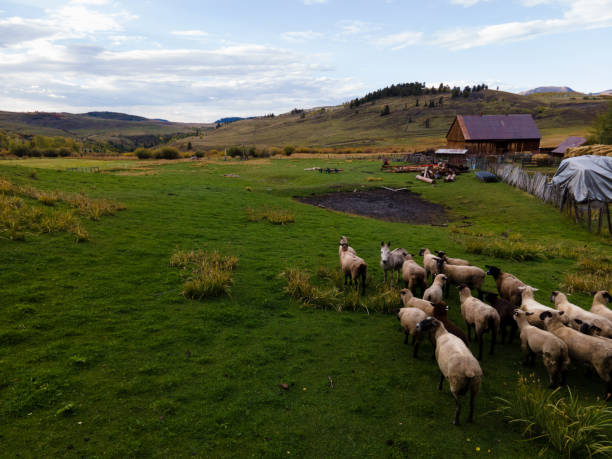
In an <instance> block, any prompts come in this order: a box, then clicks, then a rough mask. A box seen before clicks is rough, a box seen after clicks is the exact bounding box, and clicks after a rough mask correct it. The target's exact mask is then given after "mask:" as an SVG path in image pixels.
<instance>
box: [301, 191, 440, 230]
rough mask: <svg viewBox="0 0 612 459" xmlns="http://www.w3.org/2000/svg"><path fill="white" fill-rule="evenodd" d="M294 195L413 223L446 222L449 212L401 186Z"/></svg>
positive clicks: (306, 200)
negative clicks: (395, 188) (386, 188)
mask: <svg viewBox="0 0 612 459" xmlns="http://www.w3.org/2000/svg"><path fill="white" fill-rule="evenodd" d="M296 199H297V200H299V201H301V202H304V203H306V204H312V205H313V206H319V207H323V208H326V209H332V210H338V211H340V212H346V213H349V214H356V215H365V216H366V217H372V218H377V219H379V220H386V221H390V222H403V223H412V224H414V225H446V224H447V223H448V215H447V214H446V209H445V208H444V206H442V205H440V204H434V203H432V202H429V201H426V200H424V199H423V198H421V197H420V196H419V195H418V194H416V193H412V192H410V191H404V190H403V191H390V190H385V189H375V190H367V191H356V192H350V191H341V192H337V193H330V194H323V195H315V196H305V197H298V198H296Z"/></svg>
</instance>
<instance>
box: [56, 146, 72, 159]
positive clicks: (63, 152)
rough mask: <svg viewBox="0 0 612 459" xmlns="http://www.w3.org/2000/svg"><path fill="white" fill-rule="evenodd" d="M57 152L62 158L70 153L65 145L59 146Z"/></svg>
mask: <svg viewBox="0 0 612 459" xmlns="http://www.w3.org/2000/svg"><path fill="white" fill-rule="evenodd" d="M57 152H58V154H59V155H60V156H61V157H62V158H66V157H67V156H70V155H71V152H70V150H69V149H68V148H66V147H62V148H60V149H59V150H58V151H57Z"/></svg>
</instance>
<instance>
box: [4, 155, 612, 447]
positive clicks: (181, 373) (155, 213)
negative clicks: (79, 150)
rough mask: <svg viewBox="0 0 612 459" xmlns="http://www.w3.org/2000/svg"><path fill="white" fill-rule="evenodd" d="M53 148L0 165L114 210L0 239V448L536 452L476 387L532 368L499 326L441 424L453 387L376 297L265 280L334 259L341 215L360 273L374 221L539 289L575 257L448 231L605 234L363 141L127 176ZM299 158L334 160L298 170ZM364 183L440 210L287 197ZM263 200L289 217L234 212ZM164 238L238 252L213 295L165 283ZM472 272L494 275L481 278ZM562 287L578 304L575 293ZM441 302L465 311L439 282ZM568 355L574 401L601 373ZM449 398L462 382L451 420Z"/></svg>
mask: <svg viewBox="0 0 612 459" xmlns="http://www.w3.org/2000/svg"><path fill="white" fill-rule="evenodd" d="M53 161H54V163H55V165H56V167H55V168H50V167H48V166H49V163H45V164H44V165H41V164H40V163H37V162H35V161H32V162H29V161H22V162H21V164H23V165H24V166H31V167H32V168H34V167H37V169H36V171H37V174H36V177H35V178H33V177H32V175H31V174H30V172H31V170H32V169H31V168H30V167H24V166H22V165H21V164H20V165H19V166H18V167H15V166H8V165H5V164H4V163H0V176H2V177H6V178H8V179H10V180H11V181H13V182H14V183H17V184H22V185H32V186H35V187H36V188H39V189H42V190H62V191H64V192H82V191H83V192H86V193H87V194H88V195H89V196H91V197H92V198H107V199H112V200H115V201H117V202H121V203H123V204H124V205H125V206H126V210H124V211H122V212H120V213H118V214H117V215H115V216H110V217H104V218H103V219H101V220H100V221H96V222H92V221H86V222H84V224H85V225H86V227H87V230H88V232H89V242H84V243H79V244H75V243H74V242H73V239H72V238H71V237H70V236H68V235H63V234H57V235H56V234H52V235H27V237H26V241H25V242H15V241H10V240H8V239H5V238H2V239H0V266H1V268H0V298H1V299H2V300H1V302H0V308H1V310H0V445H1V448H2V454H0V455H2V456H10V457H13V456H17V455H20V456H22V457H42V456H70V457H72V456H87V457H98V456H110V457H186V456H197V457H216V456H240V457H242V456H268V457H292V456H295V457H334V456H344V457H348V456H350V457H365V456H377V457H380V456H388V457H405V456H418V457H472V456H474V455H477V454H482V455H487V456H492V457H493V456H494V457H534V456H536V455H538V453H539V452H541V449H542V448H543V447H544V446H546V445H545V444H544V443H542V442H533V443H531V442H525V441H523V438H522V437H521V436H520V432H519V431H518V430H517V428H516V427H513V426H512V425H509V424H507V423H505V422H503V420H502V418H501V417H500V416H499V415H497V414H494V413H490V411H491V410H493V409H494V408H496V407H497V404H496V402H495V400H494V397H496V396H502V397H509V396H510V395H511V393H512V391H513V388H514V387H515V384H516V380H517V372H519V371H520V372H523V373H528V372H531V371H534V372H535V373H536V375H537V376H539V377H540V378H541V379H542V380H543V381H545V380H546V377H545V371H544V369H543V367H542V366H541V364H540V363H538V365H537V366H536V367H535V369H534V370H529V369H524V368H523V367H522V366H521V365H520V358H521V354H520V348H519V345H518V344H517V343H516V342H515V343H514V344H513V345H512V346H509V345H505V346H501V345H500V346H498V348H497V349H498V352H496V355H495V356H494V357H493V358H491V357H489V356H488V355H486V356H485V358H484V360H483V362H482V367H483V371H484V380H483V386H482V391H481V393H480V395H479V397H478V398H477V401H476V419H475V423H474V424H473V425H469V424H462V426H460V427H454V426H452V424H451V420H452V416H453V413H454V402H453V400H452V397H451V395H450V393H449V391H448V383H446V384H445V390H444V391H442V392H438V391H437V382H438V375H439V373H438V369H437V366H436V364H435V361H434V360H432V359H431V348H430V345H429V344H428V343H424V344H423V345H422V346H421V351H420V356H419V359H418V360H414V359H412V357H411V350H410V349H409V348H408V347H407V346H404V345H403V344H402V341H403V335H402V333H400V331H399V328H398V322H397V320H396V319H395V317H393V316H392V315H385V314H379V313H371V314H367V313H365V312H363V311H358V312H342V313H337V312H332V311H322V310H314V309H311V308H308V307H304V306H302V305H300V304H298V303H297V302H295V301H293V300H290V299H289V298H288V297H287V296H286V294H285V293H284V292H283V289H284V287H285V281H284V280H283V279H282V278H280V277H279V273H281V272H282V271H283V270H285V269H286V268H287V267H298V268H303V269H307V270H310V271H311V272H315V271H316V270H317V269H318V268H319V267H321V266H323V267H327V268H329V269H332V270H334V269H339V268H338V259H337V258H338V252H337V248H338V239H339V236H340V235H343V234H345V235H347V236H348V237H349V240H350V243H351V245H352V246H353V247H354V248H355V249H356V250H357V251H358V253H359V254H360V255H361V256H362V257H363V258H365V260H366V261H367V262H368V265H369V273H370V282H371V283H372V284H376V283H379V282H381V280H382V272H381V270H380V268H379V266H378V262H379V253H380V252H379V249H380V241H381V240H382V239H385V240H390V241H391V242H392V245H393V246H402V247H405V248H406V249H408V250H409V251H417V250H418V249H419V248H420V247H430V248H432V249H445V250H446V251H447V253H448V254H449V255H450V256H458V257H462V258H469V259H470V260H472V262H473V263H474V264H477V265H480V266H482V265H484V264H496V265H498V266H501V267H502V269H504V270H506V271H510V272H512V273H515V274H516V275H518V276H519V277H520V278H521V279H523V280H525V281H526V282H528V283H530V284H531V285H533V286H536V287H538V288H539V289H540V291H539V292H537V299H539V300H540V301H542V302H543V303H548V296H549V294H550V291H551V290H553V289H556V288H558V286H559V284H560V283H561V282H562V281H563V276H564V274H565V273H566V272H574V271H575V270H577V260H575V259H569V258H561V257H558V256H554V255H551V254H550V253H553V252H550V253H548V252H545V256H544V257H542V258H540V259H539V260H538V261H529V262H518V261H510V260H508V259H496V258H492V257H485V256H482V255H478V256H477V255H474V254H470V253H467V252H466V251H465V249H464V247H463V245H462V244H461V242H462V238H463V237H464V235H463V233H461V232H460V231H469V232H470V234H478V233H488V234H491V235H493V237H495V238H499V237H501V236H499V235H500V234H501V233H502V232H507V233H509V234H510V235H515V236H516V237H517V238H520V239H521V240H524V241H525V243H532V244H536V243H537V244H540V245H542V246H543V247H548V246H551V247H552V246H559V245H561V246H563V247H567V248H577V249H584V250H586V251H588V252H589V253H591V252H592V253H598V254H609V253H610V249H611V248H612V246H611V244H610V240H609V239H604V238H601V237H598V236H595V235H592V234H589V233H587V232H586V231H585V230H584V229H582V228H580V227H578V226H576V225H575V224H574V223H573V222H572V221H571V220H569V219H568V218H566V217H564V216H562V215H560V214H559V213H558V212H557V211H556V210H555V209H553V208H552V207H549V206H547V205H544V204H541V203H540V202H539V201H537V200H536V199H534V198H532V197H530V196H529V195H526V194H524V193H522V192H519V191H516V190H514V189H512V188H509V187H508V186H506V185H505V184H502V183H494V184H483V183H481V182H479V181H477V180H476V179H475V178H474V177H473V176H472V175H462V176H460V177H459V179H458V181H457V182H455V183H451V184H443V185H437V186H434V187H431V186H429V185H426V184H423V183H421V182H418V181H416V180H415V179H414V177H413V175H412V174H385V173H382V172H380V171H379V166H380V164H379V163H378V162H376V161H353V162H348V161H343V160H324V159H282V160H257V161H248V162H197V163H196V162H193V163H187V162H182V163H177V164H170V165H165V166H164V167H161V166H155V165H152V166H151V167H152V168H154V170H155V172H156V173H155V175H142V176H129V175H128V176H126V175H116V174H79V173H70V172H66V171H63V170H62V169H65V167H66V165H67V163H66V160H53ZM37 164H38V165H37ZM70 164H71V166H70V167H74V166H75V165H76V164H75V163H74V162H72V163H70ZM87 164H88V165H89V163H87ZM313 166H331V167H339V168H341V169H343V170H344V172H342V173H340V174H330V175H327V174H320V173H318V172H310V171H304V168H307V167H313ZM226 174H234V175H237V176H238V177H236V176H229V177H228V176H225V175H226ZM368 177H382V179H383V180H382V181H378V182H374V183H370V182H368V181H367V178H368ZM374 185H376V186H380V185H384V186H390V187H399V186H407V187H409V188H410V189H411V190H412V191H415V192H418V193H421V194H422V196H423V197H424V198H426V199H429V200H431V201H433V202H437V203H441V204H444V205H445V206H447V207H448V210H449V213H450V214H451V216H452V219H453V222H452V223H451V225H450V226H449V227H432V226H419V225H408V224H399V223H389V222H383V221H377V220H373V219H369V218H363V217H357V216H351V215H346V214H341V213H337V212H331V211H328V210H325V209H321V208H317V207H312V206H308V205H306V204H302V203H299V202H296V201H295V200H293V196H297V195H306V194H310V193H323V192H329V191H333V190H340V189H341V190H353V189H355V188H361V187H367V186H374ZM267 206H269V207H270V208H280V209H284V210H286V211H288V212H290V213H291V214H293V215H295V222H293V223H288V224H285V225H273V224H271V223H269V222H268V221H266V220H260V221H256V222H253V221H249V219H248V215H249V208H252V209H255V210H261V209H264V208H266V207H267ZM453 231H454V232H453ZM177 249H179V250H180V249H185V250H191V249H204V250H217V251H219V253H221V254H224V255H232V256H236V257H238V259H239V261H238V264H237V266H236V268H235V270H234V272H233V274H232V275H233V279H234V283H233V285H232V286H231V296H230V297H219V298H216V299H207V300H203V301H191V300H188V299H186V298H185V297H184V296H182V295H181V291H182V280H183V276H182V274H181V271H180V270H179V269H176V268H174V267H171V266H170V257H171V255H172V254H173V253H174V252H175V251H176V250H177ZM420 261H421V260H420V258H419V262H420ZM486 287H487V289H488V290H493V289H494V284H493V282H492V280H491V279H487V285H486ZM604 287H607V288H611V287H612V286H610V285H608V286H602V288H604ZM372 288H373V287H370V291H371V290H372ZM398 298H399V296H398ZM572 300H573V302H575V303H577V304H581V305H587V304H590V298H589V297H588V296H586V295H583V294H576V295H574V296H572ZM449 304H450V305H451V310H450V317H451V319H453V320H454V321H455V322H456V323H458V324H459V325H461V326H463V322H462V321H461V320H459V319H460V312H459V307H458V299H457V294H456V292H453V293H452V296H451V298H450V299H449ZM486 342H487V343H488V340H487V341H486ZM583 373H584V372H583V369H582V368H581V366H580V365H573V366H572V369H571V371H570V374H569V378H568V382H569V384H570V386H571V387H572V388H574V389H575V390H576V391H577V393H578V394H579V395H580V396H581V397H584V398H586V399H588V401H589V402H592V401H593V400H594V399H595V398H596V397H597V396H599V395H601V394H602V392H603V383H601V381H599V380H598V379H597V378H596V377H595V378H592V379H587V378H585V376H584V374H583ZM330 378H331V380H332V381H333V388H331V387H330ZM281 383H285V384H287V385H288V386H289V389H288V390H284V389H280V388H279V387H278V385H279V384H281ZM466 415H467V401H466V400H464V414H463V417H462V421H463V420H464V419H465V416H466ZM489 450H490V453H489ZM543 455H544V456H545V457H547V456H551V457H554V456H555V455H554V454H553V453H552V452H550V451H548V452H544V453H543Z"/></svg>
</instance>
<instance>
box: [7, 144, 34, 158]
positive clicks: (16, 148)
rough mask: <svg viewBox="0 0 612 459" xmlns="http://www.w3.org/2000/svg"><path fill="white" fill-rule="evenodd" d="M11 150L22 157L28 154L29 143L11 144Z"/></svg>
mask: <svg viewBox="0 0 612 459" xmlns="http://www.w3.org/2000/svg"><path fill="white" fill-rule="evenodd" d="M9 151H10V152H11V154H13V155H15V156H17V157H18V158H22V157H24V156H27V155H28V153H29V151H30V149H29V148H28V146H27V145H24V144H22V143H20V144H14V145H11V148H10V150H9Z"/></svg>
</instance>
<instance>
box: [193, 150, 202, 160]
mask: <svg viewBox="0 0 612 459" xmlns="http://www.w3.org/2000/svg"><path fill="white" fill-rule="evenodd" d="M194 155H195V156H196V157H197V158H203V157H204V152H203V151H201V150H197V151H196V152H195V153H194Z"/></svg>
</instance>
